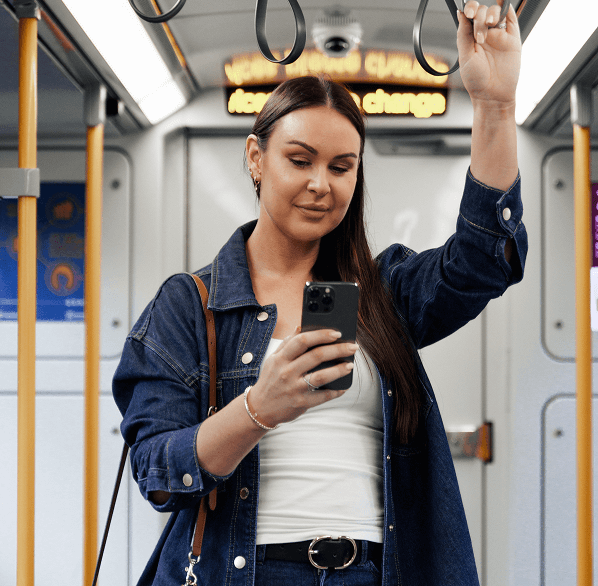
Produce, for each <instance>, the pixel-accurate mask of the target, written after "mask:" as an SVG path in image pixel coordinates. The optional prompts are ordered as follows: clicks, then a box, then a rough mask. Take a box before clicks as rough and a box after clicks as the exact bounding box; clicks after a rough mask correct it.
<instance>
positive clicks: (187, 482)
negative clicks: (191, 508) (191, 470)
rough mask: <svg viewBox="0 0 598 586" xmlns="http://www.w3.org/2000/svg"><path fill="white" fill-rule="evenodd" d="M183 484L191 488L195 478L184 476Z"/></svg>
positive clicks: (188, 475)
mask: <svg viewBox="0 0 598 586" xmlns="http://www.w3.org/2000/svg"><path fill="white" fill-rule="evenodd" d="M183 484H184V485H185V486H191V485H192V484H193V476H191V474H185V476H183Z"/></svg>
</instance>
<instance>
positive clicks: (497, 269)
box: [113, 173, 527, 586]
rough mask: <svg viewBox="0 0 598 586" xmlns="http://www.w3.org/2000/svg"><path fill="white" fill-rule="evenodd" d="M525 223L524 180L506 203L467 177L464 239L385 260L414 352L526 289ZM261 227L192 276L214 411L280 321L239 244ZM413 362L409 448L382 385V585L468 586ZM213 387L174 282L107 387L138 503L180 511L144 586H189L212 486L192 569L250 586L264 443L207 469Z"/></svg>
mask: <svg viewBox="0 0 598 586" xmlns="http://www.w3.org/2000/svg"><path fill="white" fill-rule="evenodd" d="M509 212H510V213H509ZM522 212H523V208H522V204H521V198H520V180H519V178H517V180H516V181H515V183H514V184H513V185H512V186H511V187H510V188H509V189H508V190H507V191H506V192H502V191H498V190H495V189H492V188H489V187H487V186H485V185H483V184H481V183H480V182H478V181H477V180H475V179H474V178H473V177H472V176H471V174H470V173H468V176H467V178H466V184H465V190H464V195H463V199H462V202H461V207H460V213H459V218H458V221H457V229H456V233H455V234H454V235H453V236H451V238H449V240H448V241H447V242H446V244H445V245H444V246H441V247H440V248H437V249H433V250H428V251H425V252H422V253H419V254H416V253H414V252H413V251H411V250H409V249H407V248H405V247H404V246H402V245H400V244H395V245H393V246H391V247H389V248H388V249H386V250H384V251H383V252H382V253H381V254H380V255H379V257H378V258H377V262H378V265H379V269H380V278H381V279H382V280H383V282H384V283H385V284H386V285H387V286H388V288H389V289H390V291H391V292H392V295H393V297H394V301H395V305H396V308H397V312H398V313H399V317H400V319H401V320H402V321H403V323H404V325H405V326H406V328H407V330H408V332H409V334H410V336H411V339H412V342H413V344H414V347H415V348H422V347H423V346H426V345H428V344H431V343H433V342H436V341H438V340H440V339H441V338H443V337H445V336H447V335H449V334H450V333H452V332H454V331H455V330H457V329H458V328H459V327H461V326H462V325H464V324H465V323H467V322H468V321H469V320H471V319H473V318H475V317H476V316H477V315H478V314H479V313H480V312H481V311H482V309H483V308H484V307H485V305H486V304H487V302H488V301H489V300H490V299H492V298H495V297H498V296H499V295H501V294H502V293H503V292H504V291H505V290H506V289H507V287H508V286H509V285H511V284H513V283H515V282H518V281H519V280H520V279H521V278H522V275H523V266H524V260H525V255H526V251H527V237H526V232H525V228H524V226H523V224H522V223H521V216H522ZM254 226H255V222H252V223H250V224H247V225H245V226H242V227H241V228H239V229H238V230H237V231H236V232H235V233H234V234H233V235H232V237H231V238H230V240H229V241H228V243H227V244H226V245H225V246H224V247H223V248H222V249H221V251H220V252H219V254H218V256H217V257H216V258H215V259H214V261H213V263H212V264H211V265H210V266H207V267H205V268H204V269H202V270H200V271H198V272H197V274H198V275H199V277H200V278H201V279H202V280H203V281H204V282H205V284H206V285H207V287H208V290H209V293H210V296H209V304H208V305H209V307H210V309H211V310H212V311H213V312H214V316H215V322H216V339H217V347H218V366H217V372H218V378H217V395H218V405H219V406H224V405H226V404H227V403H229V402H230V401H232V400H233V399H234V398H235V397H237V396H238V395H239V394H241V393H243V391H244V390H245V388H246V387H247V386H248V385H252V384H255V382H256V381H257V377H258V374H259V370H260V365H261V363H262V360H263V358H264V354H265V352H266V348H267V347H268V343H269V342H270V338H271V336H272V332H273V331H274V327H275V324H276V306H275V305H266V306H260V305H259V303H258V302H257V301H256V298H255V295H254V293H253V289H252V285H251V279H250V275H249V269H248V266H247V258H246V253H245V241H246V240H247V238H248V237H249V235H250V234H251V232H252V230H253V228H254ZM507 238H512V239H513V240H512V242H513V244H514V246H513V255H512V258H511V263H510V264H509V263H507V261H506V259H505V256H504V244H505V241H506V239H507ZM416 360H417V368H418V375H419V381H420V384H421V387H422V393H423V395H424V397H425V400H424V401H425V408H424V409H423V412H422V414H421V417H420V421H421V423H420V426H419V431H418V432H417V434H416V436H415V438H414V439H413V440H412V441H411V442H410V443H409V444H406V445H401V444H399V443H398V441H397V440H396V438H395V437H393V433H392V429H391V427H392V413H393V406H392V403H393V396H394V393H393V389H392V388H390V387H389V385H388V383H387V381H386V380H384V378H383V377H382V376H380V382H381V388H382V408H383V418H384V445H383V470H384V482H383V487H384V495H383V496H384V499H383V502H384V548H383V564H382V585H383V586H390V585H397V584H399V585H405V586H474V585H477V584H478V577H477V572H476V566H475V560H474V556H473V551H472V546H471V540H470V537H469V532H468V528H467V523H466V519H465V514H464V511H463V505H462V502H461V497H460V494H459V488H458V485H457V480H456V476H455V471H454V467H453V462H452V458H451V454H450V450H449V446H448V442H447V439H446V433H445V431H444V427H443V424H442V420H441V417H440V413H439V411H438V405H437V403H436V400H435V397H434V393H433V391H432V388H431V386H430V382H429V380H428V378H427V376H426V373H425V372H424V369H423V366H422V364H421V362H419V358H416ZM208 388H209V375H208V351H207V341H206V331H205V326H204V315H203V311H202V307H201V300H200V297H199V295H198V293H197V290H196V288H195V284H194V283H193V280H192V279H191V278H190V277H189V276H188V275H185V274H179V275H175V276H173V277H171V278H170V279H168V280H167V281H166V282H165V283H164V284H163V285H162V287H161V288H160V290H159V291H158V293H157V294H156V296H155V298H154V299H153V301H152V302H151V303H150V304H149V306H148V307H147V308H146V309H145V311H144V312H143V314H142V315H141V317H140V318H139V320H138V321H137V323H136V324H135V326H134V328H133V330H132V331H131V333H130V334H129V336H128V338H127V341H126V344H125V347H124V351H123V354H122V358H121V361H120V364H119V366H118V369H117V371H116V374H115V377H114V385H113V391H114V397H115V400H116V402H117V404H118V407H119V409H120V411H121V413H122V414H123V418H124V419H123V423H122V432H123V436H124V438H125V440H126V442H127V443H128V444H129V446H131V465H132V473H133V476H134V478H135V480H136V481H137V483H138V485H139V489H140V491H141V493H142V495H143V496H144V497H145V498H146V499H147V498H148V493H149V492H150V491H155V490H161V491H167V492H169V493H171V496H170V498H169V500H168V501H167V502H166V503H165V504H164V505H155V504H154V505H153V506H154V508H155V509H156V510H158V511H163V512H171V513H172V514H171V516H170V518H169V521H168V523H167V525H166V527H165V529H164V532H163V534H162V536H161V537H160V539H159V542H158V544H157V547H156V549H155V551H154V553H153V555H152V557H151V559H150V560H149V562H148V565H147V567H146V569H145V571H144V573H143V575H142V577H141V579H140V581H139V584H140V585H141V586H146V585H150V584H154V585H159V586H180V584H182V583H183V582H184V579H185V575H186V574H185V567H186V566H187V565H188V560H187V555H188V553H189V551H190V544H191V540H192V534H193V529H194V526H195V520H196V517H197V507H198V504H199V500H200V497H202V496H204V495H206V494H208V493H209V492H210V491H211V490H212V489H213V488H214V487H217V489H218V503H217V507H216V510H215V511H213V512H212V511H210V512H209V515H208V520H207V523H206V528H205V533H204V540H203V550H202V555H201V560H200V561H199V563H198V564H197V565H196V566H195V568H194V573H195V574H196V576H197V578H198V583H199V584H201V585H214V586H216V585H218V586H225V585H226V586H233V585H234V586H241V585H243V586H251V585H253V583H254V572H255V552H256V545H255V541H256V522H257V506H258V498H259V476H260V475H259V470H260V464H259V445H258V446H256V447H255V448H254V449H253V450H252V451H251V452H250V453H249V454H248V455H247V456H246V457H245V458H244V459H243V461H242V462H241V463H240V464H239V466H238V467H237V469H236V470H235V471H234V472H233V473H232V474H231V475H229V476H228V477H218V476H214V475H212V474H210V473H209V472H208V471H207V470H204V469H202V467H201V466H200V465H199V463H198V461H197V454H196V447H195V446H196V444H195V439H196V434H197V430H198V428H199V426H200V425H201V422H202V421H203V420H204V419H205V417H206V414H207V411H208ZM314 537H315V536H314Z"/></svg>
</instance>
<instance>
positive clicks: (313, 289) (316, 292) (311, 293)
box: [307, 287, 320, 299]
mask: <svg viewBox="0 0 598 586" xmlns="http://www.w3.org/2000/svg"><path fill="white" fill-rule="evenodd" d="M307 294H308V295H309V297H310V298H311V299H316V298H317V297H319V296H320V289H318V287H310V288H309V289H308V291H307Z"/></svg>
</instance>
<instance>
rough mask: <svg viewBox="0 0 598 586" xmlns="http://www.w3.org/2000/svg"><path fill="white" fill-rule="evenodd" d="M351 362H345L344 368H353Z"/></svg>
mask: <svg viewBox="0 0 598 586" xmlns="http://www.w3.org/2000/svg"><path fill="white" fill-rule="evenodd" d="M353 366H354V365H353V363H352V362H345V368H346V369H347V370H353Z"/></svg>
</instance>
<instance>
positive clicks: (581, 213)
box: [571, 86, 593, 586]
mask: <svg viewBox="0 0 598 586" xmlns="http://www.w3.org/2000/svg"><path fill="white" fill-rule="evenodd" d="M591 99H592V96H591V90H590V89H588V88H585V87H583V86H573V87H572V88H571V117H572V122H573V145H574V146H573V175H574V207H575V211H574V218H575V305H576V317H575V320H576V323H575V327H576V366H577V410H576V428H577V584H578V586H592V585H593V581H592V580H593V577H592V576H593V571H592V565H593V564H592V562H593V552H592V545H593V543H592V541H593V540H592V331H591V326H590V267H591V266H592V243H591V218H592V195H591V182H590V129H589V126H590V118H591V115H590V113H591Z"/></svg>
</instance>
